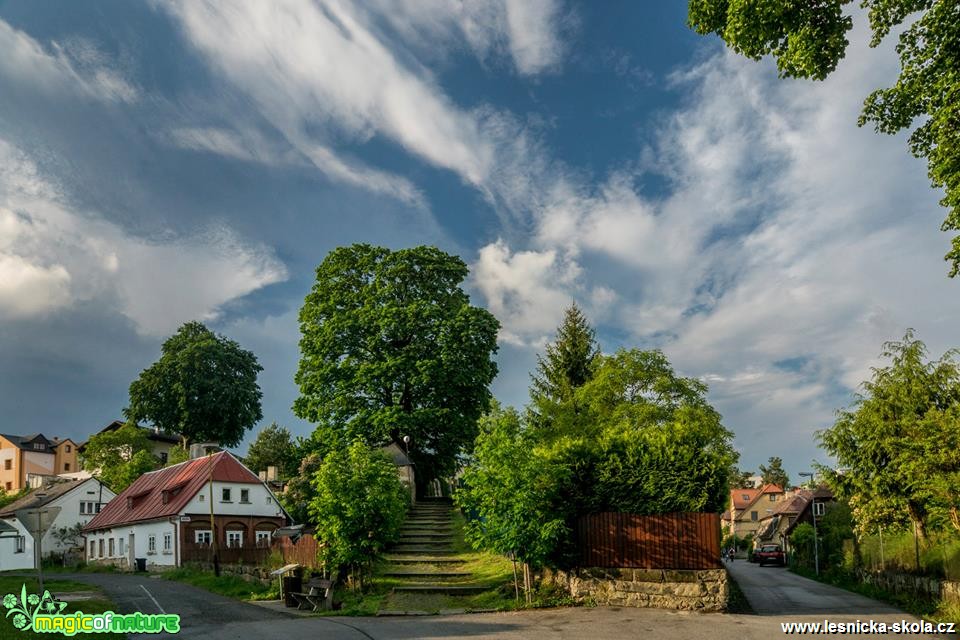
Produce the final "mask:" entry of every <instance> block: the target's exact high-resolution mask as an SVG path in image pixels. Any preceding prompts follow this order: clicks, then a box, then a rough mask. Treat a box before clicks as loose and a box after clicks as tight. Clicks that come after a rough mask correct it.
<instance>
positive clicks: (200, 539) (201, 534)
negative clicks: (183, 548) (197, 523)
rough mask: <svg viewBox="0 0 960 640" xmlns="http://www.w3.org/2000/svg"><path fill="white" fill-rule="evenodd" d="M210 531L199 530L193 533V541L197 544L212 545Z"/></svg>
mask: <svg viewBox="0 0 960 640" xmlns="http://www.w3.org/2000/svg"><path fill="white" fill-rule="evenodd" d="M210 540H211V536H210V529H197V530H196V531H194V532H193V541H194V542H196V543H197V544H210Z"/></svg>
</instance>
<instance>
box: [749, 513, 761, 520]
mask: <svg viewBox="0 0 960 640" xmlns="http://www.w3.org/2000/svg"><path fill="white" fill-rule="evenodd" d="M758 515H759V514H758V513H757V512H756V511H751V512H750V519H751V520H753V521H754V522H756V521H757V517H758Z"/></svg>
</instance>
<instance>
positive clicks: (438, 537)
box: [400, 533, 454, 542]
mask: <svg viewBox="0 0 960 640" xmlns="http://www.w3.org/2000/svg"><path fill="white" fill-rule="evenodd" d="M453 541H454V537H453V536H452V535H450V534H449V533H401V534H400V542H453Z"/></svg>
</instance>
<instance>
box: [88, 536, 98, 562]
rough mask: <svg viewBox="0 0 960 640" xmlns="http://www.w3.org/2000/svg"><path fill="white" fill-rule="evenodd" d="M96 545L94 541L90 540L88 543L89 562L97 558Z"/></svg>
mask: <svg viewBox="0 0 960 640" xmlns="http://www.w3.org/2000/svg"><path fill="white" fill-rule="evenodd" d="M96 544H97V543H96V542H95V541H94V540H91V541H90V559H91V560H93V559H94V558H96V557H97V553H96Z"/></svg>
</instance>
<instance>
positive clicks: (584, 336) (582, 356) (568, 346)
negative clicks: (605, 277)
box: [530, 303, 600, 405]
mask: <svg viewBox="0 0 960 640" xmlns="http://www.w3.org/2000/svg"><path fill="white" fill-rule="evenodd" d="M599 355H600V347H599V345H598V344H597V338H596V332H595V331H594V330H593V327H591V326H590V324H589V322H587V318H586V316H584V315H583V312H582V311H581V310H580V307H578V306H577V305H576V303H574V304H571V305H570V306H569V307H567V310H566V311H565V312H564V316H563V322H562V323H561V324H560V326H559V327H557V335H556V337H555V338H554V341H553V342H552V343H551V344H548V345H547V347H546V353H545V355H543V356H540V355H539V354H538V355H537V372H536V373H535V374H534V375H533V376H532V378H533V380H532V384H531V386H530V396H531V398H532V400H533V402H534V405H536V404H538V402H543V401H554V402H561V401H564V400H567V399H569V398H570V396H571V395H572V394H573V392H574V390H575V389H577V388H578V387H582V386H583V385H584V384H586V382H587V381H588V380H589V379H590V378H591V377H592V376H593V370H594V366H595V364H596V361H597V357H598V356H599Z"/></svg>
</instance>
